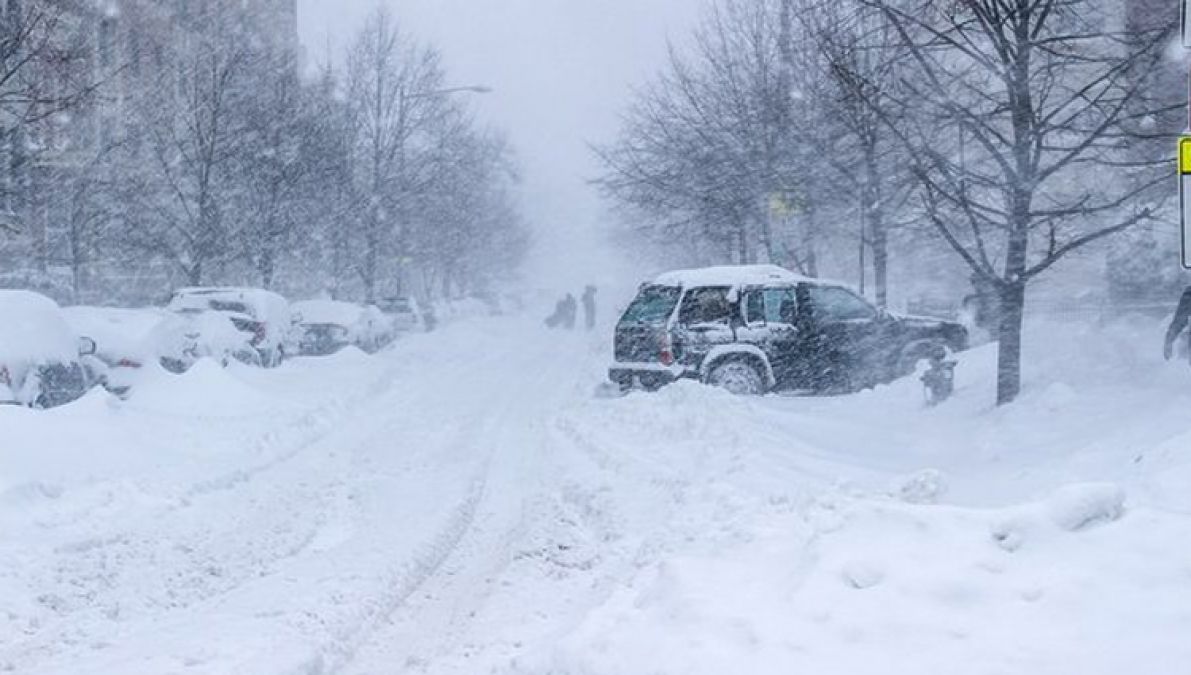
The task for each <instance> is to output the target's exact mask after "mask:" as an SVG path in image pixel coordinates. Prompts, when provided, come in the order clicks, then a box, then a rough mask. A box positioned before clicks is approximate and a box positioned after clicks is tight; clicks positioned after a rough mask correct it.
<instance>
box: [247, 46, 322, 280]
mask: <svg viewBox="0 0 1191 675" xmlns="http://www.w3.org/2000/svg"><path fill="white" fill-rule="evenodd" d="M259 65H260V66H263V67H258V68H257V71H258V72H257V73H256V77H254V78H253V81H254V82H255V86H254V90H255V91H254V94H253V95H252V96H251V97H247V100H246V101H245V103H244V121H243V124H244V127H243V137H242V139H243V140H242V144H241V145H240V150H241V152H238V153H236V157H235V161H234V169H233V171H234V174H235V176H236V178H237V180H238V181H239V182H240V184H241V185H242V186H243V187H244V188H245V189H244V190H241V191H238V192H237V193H236V194H235V197H236V204H237V206H238V207H239V208H238V209H237V211H238V213H239V215H240V218H241V219H242V221H241V222H240V223H239V226H238V227H237V228H236V230H237V232H238V234H239V237H240V240H241V242H242V245H243V247H244V253H245V255H246V257H247V258H248V260H249V262H250V263H251V264H252V266H253V267H254V269H255V270H256V273H257V275H258V277H259V279H260V282H261V284H262V285H264V286H265V287H266V288H270V287H272V286H273V284H274V280H275V278H276V275H277V267H278V264H279V261H280V258H281V257H282V256H283V255H284V253H285V250H286V248H287V247H289V246H292V245H293V244H294V239H295V236H296V235H297V233H298V230H299V228H300V227H301V226H302V225H303V224H305V215H306V207H307V206H308V205H309V197H310V195H311V194H313V192H314V190H313V189H312V187H313V186H312V185H311V184H310V180H309V179H310V178H311V177H312V176H313V169H314V166H315V162H316V161H317V160H316V158H315V155H314V152H316V151H318V150H321V148H317V147H313V146H316V145H317V139H316V138H315V134H316V133H317V129H316V124H317V121H316V120H315V119H313V117H312V116H311V114H310V113H311V111H312V110H313V106H312V103H311V97H312V95H317V90H316V91H315V92H307V91H305V90H304V89H303V87H302V84H301V82H300V80H299V78H298V65H297V55H296V54H293V53H290V52H282V53H276V54H265V55H264V56H263V57H262V58H261V61H260V64H259Z"/></svg>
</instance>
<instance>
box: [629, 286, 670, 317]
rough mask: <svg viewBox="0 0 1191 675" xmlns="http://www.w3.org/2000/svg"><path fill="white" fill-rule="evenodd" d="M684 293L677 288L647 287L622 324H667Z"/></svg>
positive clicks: (634, 302) (630, 308)
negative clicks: (679, 297) (680, 296)
mask: <svg viewBox="0 0 1191 675" xmlns="http://www.w3.org/2000/svg"><path fill="white" fill-rule="evenodd" d="M681 293H682V291H681V290H680V289H679V288H677V287H675V286H646V287H645V288H642V289H641V292H640V293H638V294H637V297H636V299H634V300H633V303H632V304H631V305H629V308H628V309H626V310H625V312H624V316H622V317H621V319H620V322H621V323H641V324H649V325H660V324H664V323H666V319H668V318H670V313H671V312H673V311H674V305H676V304H678V296H679V295H680V294H681Z"/></svg>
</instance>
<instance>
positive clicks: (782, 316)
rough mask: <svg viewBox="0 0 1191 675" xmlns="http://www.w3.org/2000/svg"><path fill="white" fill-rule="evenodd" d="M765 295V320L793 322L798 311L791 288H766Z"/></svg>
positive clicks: (796, 300)
mask: <svg viewBox="0 0 1191 675" xmlns="http://www.w3.org/2000/svg"><path fill="white" fill-rule="evenodd" d="M764 295H765V320H766V321H767V322H768V323H786V324H793V323H794V318H795V315H797V313H798V299H797V298H796V297H795V295H794V289H793V288H767V289H765V291H764Z"/></svg>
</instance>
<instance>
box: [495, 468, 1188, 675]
mask: <svg viewBox="0 0 1191 675" xmlns="http://www.w3.org/2000/svg"><path fill="white" fill-rule="evenodd" d="M1115 496H1116V495H1115V493H1113V492H1112V491H1106V490H1103V489H1100V488H1093V489H1089V488H1087V487H1074V488H1070V489H1067V490H1063V491H1060V493H1059V494H1057V495H1056V496H1055V498H1054V500H1053V501H1050V502H1047V503H1042V504H1037V505H1034V506H1032V507H1028V508H1027V509H1026V511H1027V512H1028V513H1029V515H1030V516H1032V517H1033V518H1034V519H1035V520H1037V521H1038V522H1043V521H1046V520H1048V519H1051V518H1055V517H1057V518H1058V521H1059V523H1060V524H1061V526H1060V527H1059V528H1053V529H1051V530H1050V531H1049V532H1048V533H1046V534H1045V536H1038V537H1037V538H1035V539H1034V540H1033V541H1031V542H1030V545H1029V546H1026V547H1023V548H1020V549H1015V550H1007V549H1005V548H1004V547H1003V546H1002V545H1001V542H999V541H998V540H997V537H996V536H990V532H996V527H997V525H996V524H997V523H998V522H999V521H1000V520H1002V519H1004V518H1005V517H1007V515H1010V514H1006V513H1004V512H1002V511H999V510H979V509H962V508H949V507H936V506H919V505H909V504H904V503H896V502H886V501H882V500H875V499H855V498H852V497H836V498H829V499H824V500H822V501H820V502H818V503H816V504H814V505H812V506H811V507H810V508H808V509H807V510H806V511H805V512H800V513H798V514H795V515H784V516H770V517H768V518H765V519H762V520H760V521H759V522H757V523H756V524H755V525H754V527H753V528H752V531H751V532H750V537H749V538H748V541H747V543H745V544H743V545H737V546H728V547H724V548H721V549H720V550H718V551H716V552H714V553H712V554H709V555H698V556H688V555H678V556H674V557H670V558H666V559H664V560H662V561H660V562H657V563H654V564H651V565H649V566H648V567H647V568H646V569H645V570H643V571H642V572H641V573H640V574H638V575H637V576H635V577H634V578H633V579H632V580H631V581H630V582H629V583H628V584H626V585H625V586H624V587H622V588H620V589H619V590H617V591H615V592H614V593H612V595H611V596H610V597H609V598H608V600H607V601H606V602H605V603H603V604H602V605H601V606H600V607H599V609H597V610H596V611H594V612H592V613H591V614H590V615H589V616H588V617H587V618H586V619H585V620H584V621H583V622H582V623H581V624H580V625H579V626H578V627H577V628H576V629H575V630H574V631H572V632H570V633H569V634H568V635H567V636H566V637H565V638H564V639H563V640H561V641H560V643H559V644H558V645H557V646H556V647H552V648H549V649H547V650H545V652H544V653H538V654H534V655H531V656H530V657H528V658H525V659H521V660H519V661H518V662H517V664H516V665H514V666H511V667H510V668H509V669H508V672H516V673H553V672H565V673H584V674H596V673H601V674H609V675H611V674H613V673H626V672H649V673H684V674H688V675H695V674H700V673H706V674H708V675H720V674H722V673H729V672H740V673H757V674H765V673H774V674H777V673H790V672H808V673H819V674H822V675H834V674H839V675H860V674H865V673H872V674H874V675H876V674H882V675H899V674H902V673H904V674H906V675H914V674H919V673H953V672H966V673H1023V672H1028V673H1031V674H1032V675H1041V674H1048V673H1053V674H1054V675H1065V674H1068V673H1087V674H1103V675H1112V674H1115V673H1122V672H1172V671H1171V670H1170V665H1171V664H1173V663H1186V662H1187V660H1188V659H1191V641H1188V640H1186V635H1187V632H1186V631H1188V630H1191V583H1188V580H1189V579H1191V564H1189V563H1188V562H1187V560H1188V558H1187V557H1186V555H1178V554H1177V553H1176V551H1184V552H1185V551H1188V550H1191V547H1189V545H1188V544H1187V543H1186V542H1185V538H1186V537H1185V531H1186V527H1187V525H1188V521H1187V519H1186V518H1185V517H1182V516H1175V515H1172V514H1169V513H1163V512H1156V511H1141V512H1137V513H1134V514H1132V515H1130V516H1128V517H1127V519H1126V521H1122V522H1119V523H1107V524H1105V525H1104V527H1101V528H1097V529H1090V530H1089V529H1086V528H1075V529H1070V528H1069V527H1068V526H1069V525H1071V524H1073V523H1074V522H1077V521H1078V522H1086V521H1087V518H1088V517H1090V516H1097V517H1098V516H1100V515H1101V514H1102V513H1103V511H1104V507H1105V506H1108V505H1111V504H1115V503H1116V502H1115ZM1109 510H1110V511H1112V513H1113V514H1116V511H1113V510H1112V509H1109ZM1011 515H1013V516H1014V517H1018V516H1021V515H1022V514H1021V513H1015V514H1011ZM1180 542H1181V543H1180ZM1156 546H1158V547H1160V548H1164V549H1165V553H1164V554H1159V552H1158V551H1157V550H1155V547H1156Z"/></svg>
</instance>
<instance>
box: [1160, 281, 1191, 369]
mask: <svg viewBox="0 0 1191 675" xmlns="http://www.w3.org/2000/svg"><path fill="white" fill-rule="evenodd" d="M1189 322H1191V286H1189V287H1187V290H1185V291H1183V297H1182V298H1181V299H1180V300H1179V308H1178V309H1176V310H1175V312H1174V319H1173V320H1172V321H1171V322H1170V328H1168V329H1167V330H1166V348H1165V349H1164V350H1163V355H1164V356H1165V357H1166V360H1167V361H1169V360H1171V359H1172V358H1174V343H1175V342H1177V341H1178V339H1179V336H1180V335H1182V334H1183V331H1185V330H1187V324H1188V323H1189Z"/></svg>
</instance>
